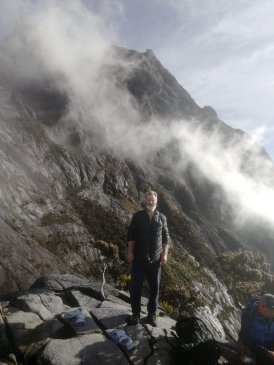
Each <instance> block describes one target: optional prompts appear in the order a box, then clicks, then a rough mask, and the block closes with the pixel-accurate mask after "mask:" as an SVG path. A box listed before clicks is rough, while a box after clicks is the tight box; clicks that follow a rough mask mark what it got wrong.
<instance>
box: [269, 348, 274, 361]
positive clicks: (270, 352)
mask: <svg viewBox="0 0 274 365" xmlns="http://www.w3.org/2000/svg"><path fill="white" fill-rule="evenodd" d="M267 358H268V360H270V362H273V363H274V352H273V351H268V352H267Z"/></svg>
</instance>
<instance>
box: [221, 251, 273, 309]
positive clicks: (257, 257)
mask: <svg viewBox="0 0 274 365" xmlns="http://www.w3.org/2000/svg"><path fill="white" fill-rule="evenodd" d="M218 260H219V265H220V269H219V270H220V272H221V271H222V272H223V273H224V274H223V275H222V277H223V279H224V281H225V283H226V284H227V285H228V287H229V288H230V291H231V294H233V295H234V297H235V298H236V299H238V300H239V301H240V302H242V303H244V304H245V303H246V302H247V301H248V300H249V299H250V298H251V297H256V296H259V295H261V294H263V293H264V292H268V291H273V289H274V286H273V283H274V277H273V275H272V274H271V272H270V263H269V262H268V261H267V258H266V256H265V255H264V254H263V253H260V252H252V251H248V250H242V249H240V250H238V251H228V252H225V253H223V254H222V255H220V256H219V257H218Z"/></svg>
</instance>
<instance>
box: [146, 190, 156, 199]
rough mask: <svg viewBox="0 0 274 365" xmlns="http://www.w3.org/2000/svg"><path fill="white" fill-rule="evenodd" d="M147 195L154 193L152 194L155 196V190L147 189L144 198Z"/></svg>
mask: <svg viewBox="0 0 274 365" xmlns="http://www.w3.org/2000/svg"><path fill="white" fill-rule="evenodd" d="M148 195H154V196H155V197H156V198H157V193H156V191H153V190H149V191H147V192H145V198H146V197H147V196H148Z"/></svg>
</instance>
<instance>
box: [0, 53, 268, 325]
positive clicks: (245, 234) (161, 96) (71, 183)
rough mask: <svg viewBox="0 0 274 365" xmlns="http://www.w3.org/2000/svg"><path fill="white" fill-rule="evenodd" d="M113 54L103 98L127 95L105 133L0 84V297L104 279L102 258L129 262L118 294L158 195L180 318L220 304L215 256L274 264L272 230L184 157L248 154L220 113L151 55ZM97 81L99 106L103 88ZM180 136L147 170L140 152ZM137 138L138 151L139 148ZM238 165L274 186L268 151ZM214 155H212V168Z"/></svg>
mask: <svg viewBox="0 0 274 365" xmlns="http://www.w3.org/2000/svg"><path fill="white" fill-rule="evenodd" d="M111 52H113V53H114V55H115V59H116V63H115V64H109V63H107V64H106V65H104V67H103V68H102V70H101V72H102V73H104V74H107V75H108V84H107V87H105V88H106V89H107V88H109V85H110V84H113V85H115V90H116V92H117V93H118V91H119V90H120V91H119V92H121V95H120V94H119V95H118V96H117V95H116V96H117V97H116V98H115V99H114V103H111V100H108V99H107V100H105V103H106V104H109V105H111V108H112V109H111V112H109V111H108V115H107V118H108V122H109V124H108V125H103V124H102V123H101V124H100V120H101V119H100V114H98V113H93V114H89V115H92V117H90V119H89V120H88V121H87V120H86V118H85V117H84V114H85V110H84V108H83V111H82V113H83V121H82V120H81V118H80V117H79V115H81V114H79V113H78V114H77V115H76V114H73V107H75V104H76V103H75V100H76V99H74V100H73V99H72V96H71V95H72V94H71V93H69V92H68V93H66V90H65V89H64V88H63V89H60V88H57V87H56V85H55V84H54V82H53V81H52V80H51V81H45V82H39V83H38V82H37V83H35V82H30V83H27V84H26V83H25V84H22V83H21V84H20V85H19V86H18V85H16V83H8V82H7V80H5V82H2V84H1V88H0V94H1V95H0V123H1V131H0V152H1V170H0V179H1V187H0V205H1V213H0V224H1V232H2V235H1V239H0V270H1V276H0V280H1V282H0V291H1V293H6V292H13V291H16V290H22V289H26V288H28V287H29V285H30V284H32V283H33V282H34V281H35V280H36V279H37V278H38V277H39V276H40V275H41V274H46V273H52V272H54V273H65V272H66V273H77V274H81V275H84V276H86V277H90V275H96V272H98V270H97V269H96V262H97V263H98V262H101V261H102V253H103V256H104V257H109V258H110V259H111V260H112V259H113V257H117V255H118V256H119V260H120V261H119V260H118V259H117V260H118V261H117V260H116V261H115V260H114V261H115V262H113V263H112V264H111V265H110V270H109V276H110V277H112V279H113V280H114V282H115V281H116V282H117V281H118V280H119V277H120V276H121V275H122V274H125V273H127V272H128V267H127V265H126V264H125V263H124V261H123V259H124V251H125V239H126V229H127V225H128V223H129V220H130V217H131V215H132V213H133V212H134V211H136V210H137V209H140V204H141V202H142V196H143V195H142V194H143V192H144V191H146V190H147V189H148V188H153V189H155V190H157V191H158V193H159V210H161V211H163V212H164V213H165V214H166V215H167V217H168V222H169V226H170V231H171V236H172V238H173V241H174V248H173V250H172V251H171V258H170V263H169V264H168V266H167V267H166V268H165V269H164V273H163V287H165V288H168V289H170V290H166V291H165V294H164V295H163V299H165V300H167V299H168V298H169V297H170V295H173V294H174V293H173V292H172V286H174V284H176V285H177V289H176V290H177V291H176V293H177V294H178V293H179V294H180V295H181V296H179V297H178V298H179V301H178V303H175V302H173V303H172V304H173V306H176V305H177V306H178V307H179V306H180V305H181V304H182V301H183V300H185V303H187V302H188V301H190V302H191V300H194V301H195V300H196V301H197V300H198V301H199V300H200V304H203V305H206V304H210V301H211V296H210V295H208V294H206V293H207V290H206V289H205V288H209V287H216V280H217V278H216V277H215V276H214V274H213V273H212V272H210V273H209V272H208V271H206V270H204V268H203V266H209V267H211V268H212V267H214V265H217V261H218V259H217V255H219V254H221V253H222V252H224V251H226V250H230V249H233V250H234V249H238V248H241V247H245V246H247V245H249V247H255V248H256V249H258V246H256V245H257V243H258V241H260V243H261V245H260V250H261V251H262V252H265V253H268V254H269V259H270V260H272V261H273V259H274V257H273V254H272V253H271V250H270V245H271V240H272V239H273V230H272V229H271V228H269V229H262V227H263V228H265V226H264V223H263V222H262V223H257V221H256V224H252V227H248V225H245V226H244V228H243V227H242V226H239V225H235V222H234V219H233V214H234V210H233V204H231V202H230V201H229V199H228V197H227V193H225V191H224V190H223V188H222V186H221V185H220V184H218V183H217V182H216V181H215V180H214V179H211V178H210V173H209V174H206V173H205V171H204V170H203V168H201V164H198V163H197V159H195V158H194V156H193V155H192V154H191V149H186V150H183V151H184V152H182V149H181V146H180V138H184V133H183V132H185V133H187V135H188V145H189V141H191V142H195V141H196V138H198V134H197V131H198V132H199V133H203V135H204V136H206V139H207V141H211V144H210V145H211V146H212V144H214V143H215V140H216V139H215V137H216V133H217V134H218V143H219V144H220V145H221V146H223V148H224V151H225V149H226V147H227V146H230V147H231V146H235V150H236V151H240V149H239V146H241V143H242V141H243V140H244V141H246V140H249V137H248V136H246V135H245V134H244V133H243V132H241V131H239V130H234V129H233V128H230V127H229V126H228V125H226V124H224V123H223V122H222V121H220V120H219V119H218V116H217V114H216V112H215V111H214V110H213V109H212V108H210V107H204V108H200V107H199V106H198V105H197V104H196V103H195V101H194V100H193V99H192V98H191V96H190V95H189V94H188V93H187V91H185V90H184V89H183V87H182V86H180V85H179V84H178V83H177V81H176V79H175V78H174V77H173V76H172V75H171V74H170V73H169V72H168V71H167V70H166V69H165V68H164V67H163V66H162V65H161V64H160V62H159V61H158V60H157V58H156V57H155V56H154V54H153V53H152V51H147V52H145V53H144V54H140V53H138V52H135V51H130V50H125V49H120V48H115V49H113V50H111ZM99 81H100V79H99ZM99 81H98V93H97V94H100V93H101V92H102V88H103V87H104V85H103V82H102V83H100V82H99ZM117 90H118V91H117ZM97 94H96V92H95V93H93V96H94V95H97ZM106 95H108V96H109V97H111V93H110V92H109V93H108V92H106ZM122 97H123V98H126V99H128V104H129V105H131V106H132V114H134V115H138V118H139V119H138V123H139V125H138V128H140V129H139V130H140V134H139V135H138V133H137V132H138V129H136V128H135V127H136V125H133V124H132V123H134V121H135V119H134V118H133V117H132V114H131V113H130V112H129V111H128V109H127V110H126V109H125V110H124V109H123V108H124V106H125V105H126V104H125V102H124V101H123V102H122ZM119 98H121V105H122V107H121V110H122V112H121V110H120V113H119V116H120V117H121V118H122V116H123V115H124V116H125V120H124V121H123V123H127V122H128V123H129V127H128V129H127V128H124V129H122V131H121V132H120V131H119V124H117V116H116V118H115V123H116V124H115V128H114V127H113V125H114V117H113V121H112V120H111V116H112V115H115V114H116V109H117V108H119V105H117V103H118V101H119ZM77 100H78V99H77ZM99 102H100V103H102V98H101V99H98V100H97V99H96V97H94V99H93V100H92V101H91V105H90V109H92V108H94V109H95V108H96V107H98V104H99ZM85 108H86V109H87V105H85ZM79 109H80V108H79V107H78V111H79ZM100 110H101V111H102V110H103V108H101V109H100ZM89 112H90V110H89ZM101 117H102V119H103V118H104V115H103V113H102V114H101ZM131 118H132V120H133V122H132V120H131ZM121 123H122V121H121ZM130 123H131V124H130ZM125 125H126V124H125ZM178 125H179V126H180V128H182V129H180V132H179V135H176V133H172V134H171V138H169V139H164V138H163V135H162V134H160V136H161V139H159V141H156V142H157V143H155V141H154V142H153V143H154V144H156V145H157V148H154V147H153V148H151V149H148V151H149V155H148V156H145V158H144V154H142V151H146V149H147V146H148V145H150V144H151V145H153V143H152V142H151V141H153V140H155V136H156V139H157V138H158V135H159V134H158V133H157V131H158V130H159V129H161V128H163V129H164V130H165V131H166V133H167V134H168V133H169V131H170V130H174V128H175V127H174V126H178ZM147 126H151V127H152V128H149V129H147ZM117 128H118V129H117ZM134 128H135V129H134ZM132 130H134V133H135V135H134V136H135V137H134V138H135V140H136V139H137V141H138V146H135V145H134V146H132V138H131V137H130V136H131V131H132ZM143 130H145V131H147V132H146V134H145V135H144V134H143ZM136 131H137V132H136ZM121 135H122V136H121ZM127 136H128V140H129V141H130V142H129V145H128V146H126V141H127V138H124V139H122V138H121V140H120V139H119V137H127ZM138 136H139V140H138ZM147 136H148V137H149V138H148V139H145V140H144V141H142V138H143V137H145V138H146V137H147ZM189 136H190V137H191V136H193V138H190V137H189ZM163 141H164V143H163V144H162V142H163ZM159 146H160V147H159ZM245 146H246V144H245ZM137 147H138V148H137ZM127 150H129V153H128V154H127ZM239 153H240V155H241V158H243V156H245V157H246V158H245V164H243V165H242V166H241V167H240V168H241V170H242V173H243V175H245V176H248V177H249V178H250V179H253V180H254V181H260V179H263V174H262V169H263V168H264V167H265V165H267V166H268V167H269V170H270V171H272V173H271V174H272V177H273V176H274V175H273V171H274V169H273V164H272V161H271V160H270V158H269V157H268V156H267V154H266V153H265V151H264V150H263V149H262V148H261V147H259V146H256V145H254V144H249V149H246V150H244V151H242V152H241V151H240V152H239ZM206 154H207V150H204V157H205V158H206ZM258 156H259V157H260V160H262V159H263V161H264V162H265V163H264V164H263V167H262V166H261V165H260V164H257V165H254V163H253V162H254V161H258ZM241 161H242V162H243V160H241ZM271 174H269V175H268V176H271ZM271 179H272V178H271ZM271 179H270V182H269V183H271V181H272V180H271ZM249 219H252V217H251V218H249ZM253 223H254V222H253ZM246 227H248V228H246ZM253 232H256V235H254V234H253ZM115 255H116V256H115ZM201 264H202V266H201ZM96 270H97V271H96ZM217 281H218V280H217ZM220 285H221V284H220ZM201 288H203V289H201ZM224 290H226V289H224ZM172 293H173V294H172ZM176 293H175V296H174V295H173V296H174V297H176V295H177V294H176ZM228 297H229V296H228ZM228 297H226V295H224V297H223V299H222V300H221V301H222V303H223V304H222V305H223V307H222V308H223V309H224V308H226V309H227V308H231V303H230V302H229V301H231V300H232V299H231V298H230V299H229V300H228V299H227V298H228ZM191 298H192V299H191ZM193 298H194V299H193ZM218 300H219V301H220V298H219V299H218ZM218 300H217V299H216V303H217V302H218ZM232 301H233V300H232ZM216 305H217V304H216ZM218 306H219V307H218V308H220V303H218ZM181 309H182V308H181ZM221 312H222V310H221ZM221 312H220V313H218V315H221ZM215 313H217V312H216V311H215ZM227 318H230V317H229V315H228V317H227ZM227 326H228V328H229V327H230V325H229V324H228V325H227ZM231 331H232V330H231V329H230V330H228V332H231Z"/></svg>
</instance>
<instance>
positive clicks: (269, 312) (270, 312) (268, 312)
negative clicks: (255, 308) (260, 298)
mask: <svg viewBox="0 0 274 365" xmlns="http://www.w3.org/2000/svg"><path fill="white" fill-rule="evenodd" d="M263 316H264V317H265V318H268V319H270V318H274V308H267V307H264V310H263Z"/></svg>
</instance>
